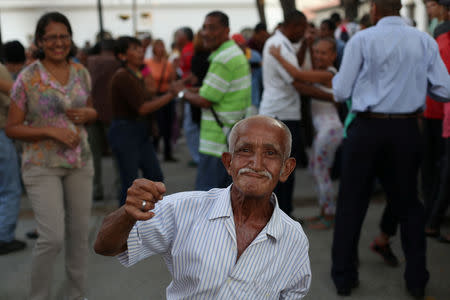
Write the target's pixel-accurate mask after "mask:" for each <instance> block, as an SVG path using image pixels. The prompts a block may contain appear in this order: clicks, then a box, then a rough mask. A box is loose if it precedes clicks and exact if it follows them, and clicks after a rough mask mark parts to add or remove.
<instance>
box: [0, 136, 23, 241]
mask: <svg viewBox="0 0 450 300" xmlns="http://www.w3.org/2000/svg"><path fill="white" fill-rule="evenodd" d="M21 194H22V186H21V183H20V167H19V161H18V159H17V152H16V148H15V147H14V144H13V142H12V141H11V140H10V139H9V138H8V137H7V136H6V135H5V131H4V130H3V129H0V242H11V241H12V240H13V239H14V232H15V230H16V223H17V216H18V215H19V210H20V196H21Z"/></svg>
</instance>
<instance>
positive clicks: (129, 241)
mask: <svg viewBox="0 0 450 300" xmlns="http://www.w3.org/2000/svg"><path fill="white" fill-rule="evenodd" d="M291 139H292V137H291V133H290V131H289V129H288V128H287V127H286V125H284V124H283V123H282V122H280V121H278V120H275V119H273V118H271V117H267V116H254V117H251V118H247V119H244V120H242V121H240V122H238V123H237V124H236V125H235V126H234V127H233V129H232V131H231V133H230V136H229V144H230V147H229V152H225V153H224V154H223V155H222V161H223V164H224V166H225V168H226V170H227V172H228V173H229V174H230V175H231V177H232V179H233V184H232V185H231V186H229V187H228V188H224V189H212V190H210V191H206V192H184V193H178V194H173V195H170V196H167V197H164V198H163V194H164V193H165V191H166V189H165V187H164V184H162V183H160V182H152V181H149V180H146V179H138V180H136V181H135V182H134V183H133V185H132V187H131V188H130V189H129V190H128V196H127V200H126V204H125V205H124V206H122V207H121V208H120V209H118V210H117V211H115V212H113V213H112V214H110V215H109V216H108V217H106V218H105V220H104V222H103V225H102V228H101V229H100V232H99V234H98V237H97V241H96V243H95V247H94V248H95V251H96V252H97V253H99V254H102V255H108V256H116V255H117V257H118V259H119V260H120V262H121V263H122V264H124V265H125V266H131V265H133V264H135V263H136V262H138V261H140V260H142V259H145V258H147V257H149V256H151V255H155V254H161V255H162V256H163V258H164V261H165V262H166V265H167V268H168V269H169V271H170V273H171V274H172V282H171V283H170V285H169V286H168V288H167V291H166V293H167V299H258V300H259V299H301V298H303V297H304V296H305V295H306V294H307V292H308V290H309V286H310V282H311V270H310V264H309V257H308V248H309V244H308V240H307V238H306V236H305V234H304V232H303V230H302V228H301V225H300V224H299V223H298V222H295V221H293V220H292V219H291V218H289V217H288V216H287V215H286V214H285V213H284V212H283V211H281V209H280V208H279V207H278V202H277V199H276V196H275V194H274V193H273V190H274V188H275V186H276V185H277V183H278V181H285V180H286V179H287V178H288V176H289V174H290V173H291V172H292V171H293V170H294V169H295V159H294V158H292V157H289V154H290V150H291V141H292V140H291Z"/></svg>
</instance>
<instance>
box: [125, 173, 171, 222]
mask: <svg viewBox="0 0 450 300" xmlns="http://www.w3.org/2000/svg"><path fill="white" fill-rule="evenodd" d="M165 192H166V187H165V185H164V183H162V182H153V181H150V180H148V179H145V178H141V179H136V180H135V181H134V182H133V185H132V186H131V187H130V188H129V189H128V191H127V199H126V201H125V206H124V208H125V212H126V214H127V215H128V217H130V218H131V219H133V220H134V221H145V220H149V219H151V218H153V216H154V215H155V214H154V213H153V212H151V210H152V209H154V208H155V204H156V202H158V201H159V200H162V198H163V195H164V193H165Z"/></svg>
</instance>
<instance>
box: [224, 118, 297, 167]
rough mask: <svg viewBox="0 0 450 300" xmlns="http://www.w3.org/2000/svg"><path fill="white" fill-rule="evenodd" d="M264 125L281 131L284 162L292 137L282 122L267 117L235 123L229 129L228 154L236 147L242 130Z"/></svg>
mask: <svg viewBox="0 0 450 300" xmlns="http://www.w3.org/2000/svg"><path fill="white" fill-rule="evenodd" d="M250 124H251V125H258V124H259V125H265V126H269V127H272V128H274V129H276V128H278V129H281V130H282V132H283V134H284V137H283V141H284V145H282V146H283V150H284V153H283V160H286V159H288V158H289V156H290V155H291V147H292V135H291V131H290V130H289V128H288V127H287V126H286V124H284V123H283V122H281V121H279V120H276V119H274V118H271V117H268V116H261V115H258V116H252V117H248V118H246V119H243V120H241V121H239V122H237V123H236V124H235V125H234V126H233V128H232V129H231V132H230V135H229V136H228V145H229V148H228V150H229V152H230V153H233V151H234V147H235V146H236V141H237V140H238V137H239V135H240V134H242V132H241V131H242V130H245V129H246V128H247V127H248V125H250Z"/></svg>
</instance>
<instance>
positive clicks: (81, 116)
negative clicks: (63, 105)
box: [66, 107, 89, 125]
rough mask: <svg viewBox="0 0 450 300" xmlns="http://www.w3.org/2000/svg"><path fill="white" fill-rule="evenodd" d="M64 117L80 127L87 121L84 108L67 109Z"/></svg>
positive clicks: (86, 111) (87, 117) (87, 113)
mask: <svg viewBox="0 0 450 300" xmlns="http://www.w3.org/2000/svg"><path fill="white" fill-rule="evenodd" d="M66 115H67V117H68V118H69V119H70V120H71V121H72V122H73V123H74V124H77V125H82V124H85V123H87V122H88V121H89V111H88V110H87V109H86V108H85V107H80V108H70V109H67V110H66Z"/></svg>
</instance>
